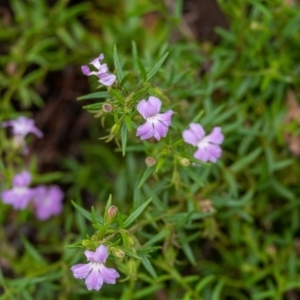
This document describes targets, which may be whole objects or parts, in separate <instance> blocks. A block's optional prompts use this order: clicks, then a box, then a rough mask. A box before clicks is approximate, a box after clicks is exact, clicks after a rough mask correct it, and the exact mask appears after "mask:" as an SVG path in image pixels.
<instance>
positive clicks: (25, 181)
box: [13, 171, 31, 186]
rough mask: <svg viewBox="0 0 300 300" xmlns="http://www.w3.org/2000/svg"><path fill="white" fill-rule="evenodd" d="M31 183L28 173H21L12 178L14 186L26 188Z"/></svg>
mask: <svg viewBox="0 0 300 300" xmlns="http://www.w3.org/2000/svg"><path fill="white" fill-rule="evenodd" d="M30 182H31V175H30V173H29V172H28V171H23V172H22V173H20V174H17V175H16V176H15V177H14V178H13V185H14V186H28V185H29V184H30Z"/></svg>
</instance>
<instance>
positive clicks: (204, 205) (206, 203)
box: [199, 199, 215, 213]
mask: <svg viewBox="0 0 300 300" xmlns="http://www.w3.org/2000/svg"><path fill="white" fill-rule="evenodd" d="M199 205H200V207H201V211H202V212H204V213H213V212H215V208H214V205H213V203H212V202H211V200H209V199H206V200H200V201H199Z"/></svg>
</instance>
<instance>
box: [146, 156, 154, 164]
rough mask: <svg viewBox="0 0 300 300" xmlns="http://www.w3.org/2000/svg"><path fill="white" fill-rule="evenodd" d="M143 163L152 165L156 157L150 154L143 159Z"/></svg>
mask: <svg viewBox="0 0 300 300" xmlns="http://www.w3.org/2000/svg"><path fill="white" fill-rule="evenodd" d="M145 163H146V165H147V166H148V167H153V166H154V165H155V164H156V159H155V158H153V157H151V156H148V157H146V159H145Z"/></svg>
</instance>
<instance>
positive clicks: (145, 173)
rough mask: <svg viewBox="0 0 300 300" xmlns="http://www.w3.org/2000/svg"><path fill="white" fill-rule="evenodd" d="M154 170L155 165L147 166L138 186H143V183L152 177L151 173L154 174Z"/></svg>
mask: <svg viewBox="0 0 300 300" xmlns="http://www.w3.org/2000/svg"><path fill="white" fill-rule="evenodd" d="M152 172H153V167H147V169H146V170H145V171H144V173H143V175H142V177H141V179H140V182H139V184H138V186H137V188H138V189H139V188H141V186H142V185H143V183H144V182H145V181H146V180H147V179H148V178H149V177H150V175H151V174H152Z"/></svg>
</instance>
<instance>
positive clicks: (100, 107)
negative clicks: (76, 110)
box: [82, 103, 103, 110]
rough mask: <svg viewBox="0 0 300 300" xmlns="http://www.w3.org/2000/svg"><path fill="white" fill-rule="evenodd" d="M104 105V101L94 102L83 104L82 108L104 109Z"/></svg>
mask: <svg viewBox="0 0 300 300" xmlns="http://www.w3.org/2000/svg"><path fill="white" fill-rule="evenodd" d="M102 105H103V103H94V104H89V105H84V106H82V108H83V109H86V110H100V109H102Z"/></svg>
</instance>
